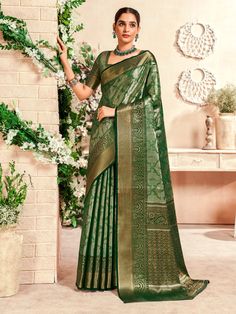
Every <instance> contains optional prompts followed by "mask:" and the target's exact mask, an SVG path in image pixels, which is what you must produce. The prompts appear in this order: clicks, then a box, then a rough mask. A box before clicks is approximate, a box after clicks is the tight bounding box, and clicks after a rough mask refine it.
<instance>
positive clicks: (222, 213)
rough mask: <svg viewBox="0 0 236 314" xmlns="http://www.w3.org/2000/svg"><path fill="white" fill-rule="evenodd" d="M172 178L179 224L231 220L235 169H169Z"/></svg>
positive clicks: (235, 196)
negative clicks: (211, 170) (191, 170)
mask: <svg viewBox="0 0 236 314" xmlns="http://www.w3.org/2000/svg"><path fill="white" fill-rule="evenodd" d="M171 178H172V183H173V190H174V197H175V204H176V214H177V217H178V222H179V223H210V224H233V223H234V217H235V209H236V193H235V190H236V180H235V173H234V172H221V173H219V172H190V171H186V172H172V173H171Z"/></svg>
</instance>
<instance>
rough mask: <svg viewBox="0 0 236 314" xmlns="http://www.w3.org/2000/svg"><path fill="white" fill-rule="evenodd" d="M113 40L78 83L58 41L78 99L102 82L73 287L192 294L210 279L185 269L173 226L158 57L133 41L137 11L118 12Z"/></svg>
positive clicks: (147, 296)
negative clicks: (198, 277)
mask: <svg viewBox="0 0 236 314" xmlns="http://www.w3.org/2000/svg"><path fill="white" fill-rule="evenodd" d="M113 30H114V32H113V37H117V39H118V45H117V47H116V49H115V50H114V51H104V52H102V53H100V54H99V56H98V57H97V59H96V61H95V64H94V66H93V69H92V71H91V73H90V75H89V76H88V78H87V80H86V84H84V85H83V84H81V83H79V82H78V79H77V78H75V76H74V73H73V72H72V70H71V68H70V66H69V65H68V62H67V50H66V47H65V45H64V44H63V43H62V41H61V40H60V39H59V38H58V44H59V49H60V52H61V56H60V57H61V61H62V64H63V67H64V71H65V74H66V76H67V79H68V81H69V83H70V85H71V87H72V88H73V90H74V92H75V94H76V95H77V97H78V98H79V99H80V100H83V99H85V98H88V97H89V96H90V95H91V94H92V93H93V91H94V90H95V89H96V88H97V87H98V85H99V84H101V90H102V98H101V101H100V103H99V106H98V110H97V112H96V115H95V117H94V120H93V127H92V133H91V140H90V151H89V161H88V172H87V188H86V198H85V204H84V217H83V219H84V222H83V228H82V236H81V243H80V250H79V263H78V272H77V281H76V285H77V287H78V288H79V289H89V290H108V289H114V288H117V289H118V293H119V296H120V298H121V299H122V300H123V301H124V302H134V301H149V300H150V301H151V300H152V301H155V300H179V299H192V298H194V297H195V296H196V295H197V294H198V293H199V292H201V291H202V290H203V289H204V288H205V287H206V286H207V284H208V281H207V280H192V279H191V278H190V277H189V275H188V272H187V270H186V267H185V263H184V259H183V255H182V250H181V244H180V239H179V233H178V228H177V223H176V216H175V208H174V201H173V195H172V187H171V180H170V171H169V164H168V154H167V148H166V136H165V129H164V122H163V111H162V104H161V95H160V83H159V74H158V68H157V64H156V61H155V57H154V56H153V54H152V53H151V52H150V51H148V50H138V49H136V48H135V47H134V46H133V41H134V40H137V37H138V33H139V31H140V16H139V13H138V12H137V11H136V10H134V9H132V8H122V9H120V10H119V11H118V12H117V13H116V15H115V22H114V24H113Z"/></svg>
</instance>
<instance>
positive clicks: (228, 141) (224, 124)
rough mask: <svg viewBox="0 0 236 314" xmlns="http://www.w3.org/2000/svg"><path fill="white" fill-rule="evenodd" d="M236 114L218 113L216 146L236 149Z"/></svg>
mask: <svg viewBox="0 0 236 314" xmlns="http://www.w3.org/2000/svg"><path fill="white" fill-rule="evenodd" d="M235 135H236V115H235V114H233V113H220V115H219V117H217V118H216V148H217V149H236V143H235V140H236V137H235Z"/></svg>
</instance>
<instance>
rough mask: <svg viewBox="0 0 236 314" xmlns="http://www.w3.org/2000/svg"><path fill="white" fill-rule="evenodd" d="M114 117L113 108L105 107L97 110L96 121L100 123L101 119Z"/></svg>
mask: <svg viewBox="0 0 236 314" xmlns="http://www.w3.org/2000/svg"><path fill="white" fill-rule="evenodd" d="M114 116H115V108H111V107H107V106H102V107H100V108H98V115H97V118H98V121H101V120H102V119H103V118H106V117H114Z"/></svg>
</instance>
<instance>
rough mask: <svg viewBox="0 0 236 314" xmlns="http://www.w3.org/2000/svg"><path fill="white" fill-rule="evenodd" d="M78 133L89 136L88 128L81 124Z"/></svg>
mask: <svg viewBox="0 0 236 314" xmlns="http://www.w3.org/2000/svg"><path fill="white" fill-rule="evenodd" d="M77 130H78V133H79V134H81V135H82V136H87V135H88V130H87V128H86V127H84V126H82V125H80V126H78V127H77Z"/></svg>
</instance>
